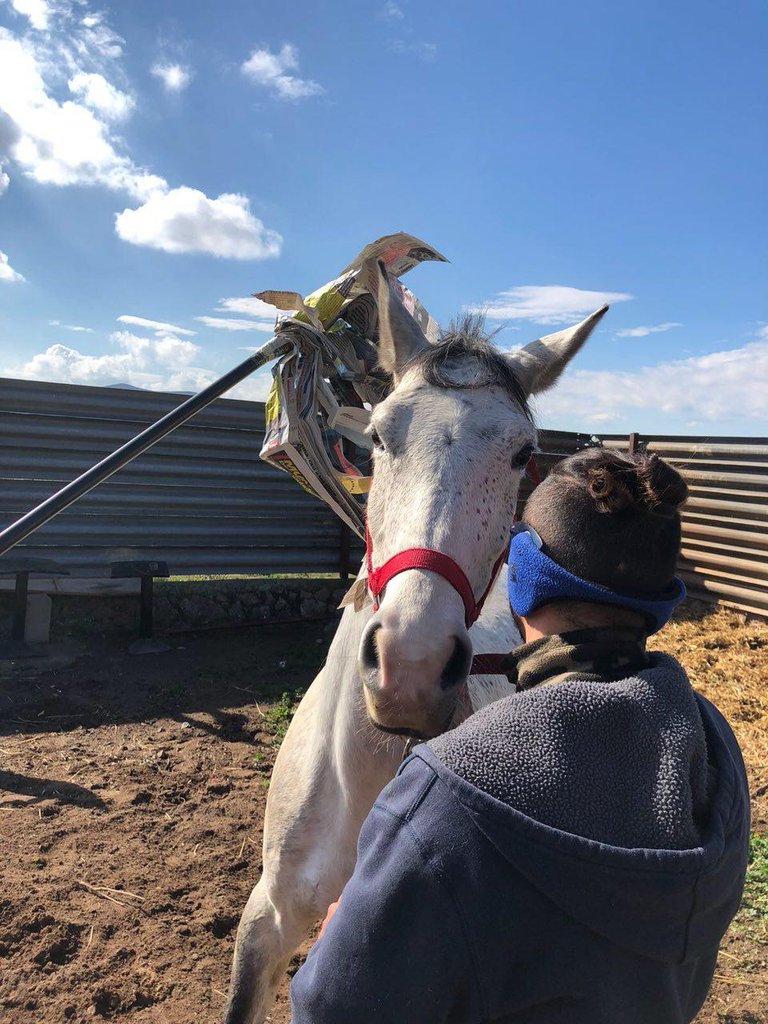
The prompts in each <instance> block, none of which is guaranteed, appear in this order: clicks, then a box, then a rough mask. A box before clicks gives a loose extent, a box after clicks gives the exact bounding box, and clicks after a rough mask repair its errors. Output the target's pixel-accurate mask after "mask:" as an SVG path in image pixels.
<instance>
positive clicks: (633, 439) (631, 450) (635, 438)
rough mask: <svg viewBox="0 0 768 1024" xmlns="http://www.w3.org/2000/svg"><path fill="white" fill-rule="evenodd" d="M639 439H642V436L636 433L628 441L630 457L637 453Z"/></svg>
mask: <svg viewBox="0 0 768 1024" xmlns="http://www.w3.org/2000/svg"><path fill="white" fill-rule="evenodd" d="M639 437H640V435H639V434H636V433H634V431H633V432H632V433H631V434H630V435H629V438H628V439H627V454H628V455H634V454H635V452H636V451H637V441H638V438H639Z"/></svg>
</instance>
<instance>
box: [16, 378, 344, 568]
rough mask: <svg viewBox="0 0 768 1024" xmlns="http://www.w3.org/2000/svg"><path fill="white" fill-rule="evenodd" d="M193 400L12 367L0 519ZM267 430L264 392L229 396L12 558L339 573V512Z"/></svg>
mask: <svg viewBox="0 0 768 1024" xmlns="http://www.w3.org/2000/svg"><path fill="white" fill-rule="evenodd" d="M182 400H183V398H182V397H181V396H179V395H169V394H158V393H152V392H147V391H138V390H133V389H129V388H102V387H82V386H79V385H70V384H49V383H42V382H38V381H23V380H7V379H5V380H0V524H1V525H2V526H3V527H4V526H7V525H9V524H10V523H12V522H13V521H14V520H15V519H17V518H18V517H19V516H20V515H22V514H23V513H25V512H27V511H28V510H29V509H30V508H32V507H33V506H34V505H36V504H38V503H39V502H40V501H42V500H43V499H45V498H47V497H48V496H49V495H51V494H52V493H53V492H54V491H56V490H58V489H59V488H60V487H61V486H62V485H63V484H65V483H68V482H69V481H70V480H72V479H73V478H74V477H76V476H78V474H80V473H82V472H83V471H84V470H86V469H88V468H89V467H90V466H92V465H93V464H94V463H96V462H97V461H98V460H99V459H101V458H103V457H104V456H105V455H108V454H109V453H110V452H112V451H114V449H115V448H117V447H119V446H120V445H121V444H123V443H125V442H126V441H128V440H130V438H132V437H133V436H134V435H135V434H137V433H139V431H140V430H142V429H144V427H146V426H148V425H149V424H150V423H153V422H154V421H155V420H157V419H159V418H160V417H161V416H162V415H164V414H165V413H167V412H168V411H169V410H170V409H173V408H175V407H176V406H177V405H179V404H180V403H181V401H182ZM263 436H264V406H263V405H262V404H260V403H255V402H241V401H230V400H226V399H221V400H219V401H217V402H216V403H215V404H214V405H213V406H211V407H210V408H209V409H207V410H206V411H204V412H202V413H200V415H198V416H196V417H195V418H194V419H193V420H192V421H190V423H189V424H188V425H187V426H184V427H181V428H179V429H178V430H176V431H175V432H174V433H173V434H171V435H170V436H169V437H167V438H166V439H165V440H164V441H161V442H160V443H159V444H157V445H156V446H155V447H154V448H152V449H151V450H150V451H149V452H147V453H145V454H144V455H141V456H139V458H137V459H136V460H135V461H134V462H132V463H131V464H130V465H129V466H126V467H125V468H124V469H122V470H120V472H118V473H116V474H115V476H113V477H111V478H110V479H109V480H107V481H106V482H105V483H103V484H101V485H100V486H98V487H97V488H95V490H93V491H91V492H90V494H88V495H86V496H85V497H84V498H82V499H81V500H80V501H78V502H77V503H76V504H75V505H73V506H71V508H69V509H67V510H66V511H65V512H62V513H61V514H60V515H59V516H57V517H56V518H55V519H53V520H52V521H51V522H50V523H48V524H47V525H46V526H44V527H42V528H41V529H40V530H38V531H37V532H36V533H34V534H32V536H31V537H30V538H29V540H28V541H27V542H25V543H24V544H21V545H19V546H18V547H17V548H15V549H13V550H12V551H11V552H9V553H8V556H5V557H6V559H7V558H8V557H10V556H13V554H14V553H16V554H26V555H28V556H32V557H37V558H50V559H54V560H55V561H56V562H58V563H59V564H60V565H62V566H63V567H64V568H65V569H67V570H68V571H69V572H71V573H74V574H77V575H80V576H85V575H87V576H92V577H98V576H104V575H109V572H110V565H111V563H113V562H118V561H128V560H142V561H151V560H162V561H166V562H167V563H168V566H169V569H170V571H171V573H172V574H178V575H186V574H191V573H269V572H337V571H338V570H339V568H340V558H341V555H342V545H341V542H340V541H341V525H340V523H339V521H338V519H337V518H336V517H335V516H334V515H333V514H332V512H331V511H330V510H329V509H328V508H327V507H326V506H325V505H323V504H322V503H321V502H320V501H318V500H317V499H315V498H312V497H311V496H310V495H307V494H305V493H304V492H303V491H302V490H301V489H300V488H299V487H297V485H296V484H295V483H293V481H292V480H291V479H290V478H289V477H288V476H287V475H285V474H282V473H278V472H276V471H275V470H274V469H271V468H270V467H269V466H267V465H266V464H265V463H263V462H262V461H261V460H260V459H259V450H260V448H261V443H262V439H263ZM4 560H5V559H4V558H0V570H1V569H2V565H3V562H4Z"/></svg>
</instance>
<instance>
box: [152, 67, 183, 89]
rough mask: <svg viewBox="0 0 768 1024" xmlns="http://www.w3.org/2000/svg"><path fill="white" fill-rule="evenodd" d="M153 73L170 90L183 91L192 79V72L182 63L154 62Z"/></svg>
mask: <svg viewBox="0 0 768 1024" xmlns="http://www.w3.org/2000/svg"><path fill="white" fill-rule="evenodd" d="M151 74H153V75H154V76H155V78H159V79H160V81H161V82H162V83H163V86H164V87H165V89H166V90H167V91H168V92H181V91H182V90H183V89H186V87H187V86H188V85H189V83H190V82H191V81H192V72H191V71H190V70H189V68H186V67H184V66H183V65H181V64H153V66H152V69H151Z"/></svg>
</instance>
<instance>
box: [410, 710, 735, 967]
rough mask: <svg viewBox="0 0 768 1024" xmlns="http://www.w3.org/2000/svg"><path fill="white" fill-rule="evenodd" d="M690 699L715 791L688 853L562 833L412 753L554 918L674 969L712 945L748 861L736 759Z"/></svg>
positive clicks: (421, 751) (427, 752) (731, 745)
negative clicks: (558, 914)
mask: <svg viewBox="0 0 768 1024" xmlns="http://www.w3.org/2000/svg"><path fill="white" fill-rule="evenodd" d="M696 700H697V702H698V704H699V710H700V712H701V716H702V720H703V724H704V729H705V734H706V739H707V750H708V757H709V764H710V770H711V777H712V778H713V779H714V785H713V792H712V794H711V800H710V804H709V811H710V813H709V817H708V820H707V823H706V825H705V827H704V829H703V832H702V842H701V845H700V846H698V847H696V848H694V849H688V850H656V849H642V848H639V849H626V848H623V847H618V846H610V845H607V844H605V843H600V842H595V841H593V840H590V839H585V838H583V837H581V836H577V835H573V834H571V833H569V832H563V831H560V830H558V829H556V828H552V827H551V826H549V825H545V824H542V823H541V822H538V821H535V820H534V819H532V818H530V817H528V816H526V815H525V814H523V813H521V812H520V811H518V810H516V809H514V808H513V807H510V806H509V805H508V804H506V803H503V802H502V801H500V800H497V799H496V798H495V797H493V796H491V795H489V794H488V793H485V792H484V791H483V790H481V789H478V788H477V787H476V786H474V785H472V784H470V783H469V782H467V781H465V780H464V779H462V778H461V777H460V776H459V775H457V774H456V773H455V772H453V771H451V770H450V769H448V768H447V767H446V766H445V765H444V764H443V763H442V762H441V761H440V760H439V759H438V757H436V756H435V754H434V752H433V751H432V750H431V749H430V748H429V747H427V746H425V745H421V746H419V747H417V748H416V750H415V751H414V755H413V756H416V757H420V758H421V759H422V760H424V761H425V762H426V763H427V764H428V765H429V766H430V767H431V768H432V769H433V770H434V771H435V772H436V774H437V775H438V777H439V778H440V780H441V781H442V782H443V783H444V784H445V785H446V786H448V787H449V788H450V790H451V791H452V792H453V794H454V796H455V797H456V799H457V800H458V801H459V802H460V803H461V805H462V806H463V807H464V809H465V811H466V812H467V814H468V815H469V816H470V818H471V819H472V821H473V823H474V825H475V827H476V828H477V829H478V830H479V831H480V832H481V833H482V834H483V835H484V836H485V838H486V839H487V840H488V842H489V843H491V844H492V845H493V846H494V847H495V849H496V850H497V851H498V853H499V854H501V856H502V857H504V858H505V859H506V860H507V861H508V862H509V864H510V865H511V867H512V868H513V869H514V870H515V871H517V872H519V873H520V874H521V875H522V876H524V877H525V878H526V879H527V881H528V882H529V884H531V885H532V886H534V887H535V888H536V889H537V890H538V891H539V892H540V893H542V894H543V895H544V896H546V898H547V899H549V900H551V902H552V903H553V904H555V905H556V906H557V907H559V908H560V910H561V911H563V912H564V913H566V914H568V915H569V916H571V917H573V918H575V919H576V920H577V921H579V922H580V923H581V924H583V925H584V926H586V927H587V928H589V929H591V930H592V931H595V932H597V933H599V934H601V935H603V936H604V937H605V938H606V939H609V940H610V941H611V942H613V943H616V944H617V945H619V946H621V947H623V948H625V949H627V950H629V951H631V952H633V953H636V954H639V955H641V956H644V957H649V958H651V959H653V960H657V961H663V962H668V963H679V962H682V961H684V960H687V959H688V958H690V957H696V956H702V955H706V954H707V953H708V952H710V951H711V950H712V948H713V947H714V948H716V947H717V944H718V943H719V941H720V939H721V938H722V935H723V934H724V932H725V930H726V928H727V926H728V924H729V922H730V920H731V918H732V917H733V915H734V914H735V912H736V910H737V909H738V905H739V902H740V900H741V892H742V888H743V881H742V880H743V877H744V872H745V869H746V863H747V857H748V840H749V797H748V792H747V788H746V782H745V774H744V766H743V762H742V759H741V754H740V751H739V748H738V745H737V743H736V740H735V738H734V736H733V734H732V732H731V730H730V728H729V726H728V724H727V723H726V721H725V719H724V718H723V717H722V715H720V713H719V712H718V711H717V709H716V708H714V707H713V705H711V704H710V703H709V702H708V701H707V700H705V699H704V698H703V697H700V696H699V695H696ZM628 922H631V928H630V927H628Z"/></svg>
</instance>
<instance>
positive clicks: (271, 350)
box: [0, 335, 291, 555]
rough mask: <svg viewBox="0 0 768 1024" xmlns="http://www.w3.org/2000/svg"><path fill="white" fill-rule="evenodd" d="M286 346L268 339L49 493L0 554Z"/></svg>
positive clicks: (0, 536)
mask: <svg viewBox="0 0 768 1024" xmlns="http://www.w3.org/2000/svg"><path fill="white" fill-rule="evenodd" d="M290 347H291V343H290V342H289V341H286V340H284V339H283V338H281V337H280V336H279V335H277V336H276V337H274V338H271V339H270V340H269V341H268V342H267V343H266V345H262V346H261V348H260V349H258V350H257V351H256V352H254V353H253V354H252V355H250V356H248V358H247V359H246V360H245V361H244V362H242V363H240V365H239V366H236V367H235V368H234V370H230V371H229V373H226V374H225V375H224V376H223V377H220V378H219V379H218V380H216V381H214V382H213V384H209V385H208V387H207V388H205V389H204V390H203V391H201V392H200V393H199V394H198V395H193V396H192V398H189V399H187V401H186V402H184V403H183V404H182V405H180V406H179V407H178V408H177V409H172V410H171V412H169V413H167V414H166V415H165V416H163V418H162V419H159V420H158V421H157V423H153V424H152V426H151V427H147V429H146V430H143V431H142V432H141V433H140V434H137V435H136V437H134V438H133V439H132V440H131V441H128V442H127V444H124V445H123V446H122V448H118V449H117V451H116V452H112V454H111V455H108V456H107V457H106V458H105V459H102V460H101V462H98V463H97V464H96V465H95V466H92V467H91V468H90V469H89V470H86V472H85V473H83V474H82V475H81V476H79V477H78V478H77V479H76V480H73V481H72V482H71V483H69V484H67V485H66V486H65V487H62V488H61V490H60V491H57V492H56V493H55V494H52V495H51V497H50V498H47V499H46V500H45V501H44V502H42V503H41V504H40V505H38V506H37V507H36V508H33V509H32V510H31V511H30V512H27V514H26V515H25V516H22V517H21V519H17V520H16V522H15V523H11V525H10V526H8V527H6V529H5V530H3V531H2V532H0V555H4V554H5V552H6V551H10V549H11V548H12V547H13V546H14V545H15V544H18V543H19V541H22V540H24V538H25V537H28V536H29V535H30V533H34V531H35V530H37V529H39V527H41V526H44V525H45V523H47V522H48V521H49V520H50V519H53V517H54V516H56V515H58V514H59V512H62V511H63V510H64V509H65V508H67V507H68V506H69V505H71V504H72V503H73V502H75V501H77V499H78V498H81V497H82V496H83V495H84V494H87V493H88V491H90V490H92V489H93V488H94V487H95V486H96V485H97V484H100V483H101V482H102V481H103V480H106V479H107V477H110V476H112V474H113V473H116V472H117V471H118V469H122V468H123V466H126V465H128V463H129V462H131V461H132V460H133V459H135V458H136V456H137V455H141V454H142V453H143V452H145V451H146V450H147V449H148V448H151V447H152V445H153V444H157V442H158V441H161V440H162V439H163V438H164V437H165V436H166V434H170V432H171V431H172V430H175V429H176V427H180V426H181V425H182V423H186V422H187V420H188V419H191V418H192V416H194V415H195V413H198V412H200V410H201V409H205V407H206V406H208V405H210V404H211V402H213V401H215V400H216V399H217V398H218V397H219V396H220V395H223V394H224V392H225V391H229V389H230V388H232V387H234V386H235V384H239V383H240V381H241V380H245V378H246V377H248V376H250V374H252V373H253V372H254V371H255V370H258V369H259V368H260V367H262V366H264V364H265V363H268V362H270V361H271V360H272V359H277V357H278V356H281V355H283V354H284V353H285V352H287V351H288V350H289V349H290Z"/></svg>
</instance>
